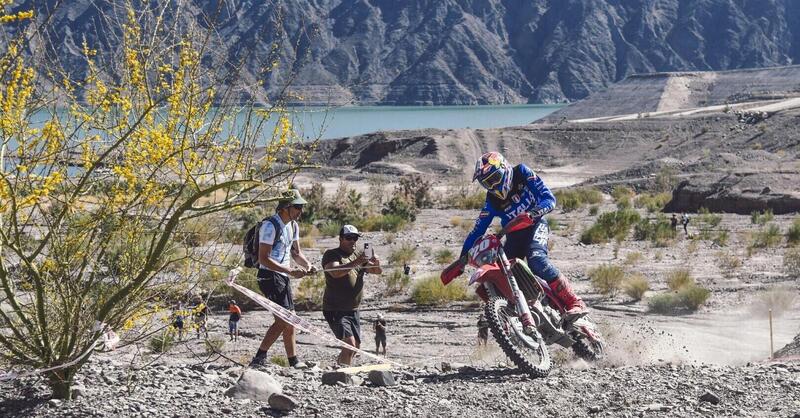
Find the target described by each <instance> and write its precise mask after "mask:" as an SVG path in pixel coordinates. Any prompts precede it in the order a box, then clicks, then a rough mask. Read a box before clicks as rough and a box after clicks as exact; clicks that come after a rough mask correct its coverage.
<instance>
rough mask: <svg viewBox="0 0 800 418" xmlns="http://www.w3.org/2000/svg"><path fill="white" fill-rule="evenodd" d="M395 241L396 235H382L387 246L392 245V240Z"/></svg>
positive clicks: (391, 233)
mask: <svg viewBox="0 0 800 418" xmlns="http://www.w3.org/2000/svg"><path fill="white" fill-rule="evenodd" d="M395 239H397V234H395V233H393V232H390V233H388V234H384V235H383V240H384V241H386V243H387V244H392V243H394V240H395Z"/></svg>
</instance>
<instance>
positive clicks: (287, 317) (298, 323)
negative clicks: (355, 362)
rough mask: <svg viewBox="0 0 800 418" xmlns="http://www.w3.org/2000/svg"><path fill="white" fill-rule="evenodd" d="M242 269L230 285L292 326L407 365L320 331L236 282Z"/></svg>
mask: <svg viewBox="0 0 800 418" xmlns="http://www.w3.org/2000/svg"><path fill="white" fill-rule="evenodd" d="M241 271H242V268H241V267H237V268H235V269H233V270H231V271H230V273H229V274H228V280H227V282H228V286H230V287H232V288H234V289H236V290H238V291H239V292H241V293H242V294H244V295H245V296H247V297H249V298H250V299H252V300H253V302H255V303H257V304H259V305H261V306H263V307H264V309H266V310H268V311H270V312H272V314H273V315H275V316H277V317H278V318H280V319H282V320H284V321H286V322H288V323H289V324H292V326H294V327H295V328H297V329H299V330H300V331H303V332H306V333H309V334H312V335H314V336H316V337H319V338H320V339H321V340H324V341H325V342H328V343H331V344H335V345H338V346H339V347H342V348H346V349H348V350H352V351H355V352H358V353H361V354H363V355H364V356H366V357H370V358H373V359H375V360H378V361H380V362H384V363H390V364H393V365H395V366H398V367H405V366H404V365H403V364H401V363H398V362H396V361H392V360H388V359H385V358H383V357H381V356H378V355H375V354H372V353H370V352H367V351H364V350H362V349H360V348H356V347H353V346H352V345H350V344H347V343H346V342H344V341H342V340H340V339H338V338H336V337H335V336H334V335H332V334H331V333H330V332H323V331H320V330H319V329H318V328H317V327H315V326H314V325H313V324H311V323H310V322H308V321H306V320H305V319H303V318H300V317H299V316H297V315H296V314H295V313H294V312H292V311H290V310H288V309H286V308H284V307H282V306H280V305H278V304H277V303H275V302H273V301H271V300H269V299H267V298H265V297H264V296H262V295H259V294H258V293H256V292H254V291H252V290H250V289H248V288H246V287H244V286H241V285H238V284H236V283H235V282H234V281H235V280H236V276H238V275H239V273H240V272H241Z"/></svg>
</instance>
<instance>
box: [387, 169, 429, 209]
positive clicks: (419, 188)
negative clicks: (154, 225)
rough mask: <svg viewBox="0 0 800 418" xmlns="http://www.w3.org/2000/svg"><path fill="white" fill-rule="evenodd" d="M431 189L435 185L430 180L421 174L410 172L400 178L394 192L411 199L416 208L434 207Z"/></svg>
mask: <svg viewBox="0 0 800 418" xmlns="http://www.w3.org/2000/svg"><path fill="white" fill-rule="evenodd" d="M431 190H433V187H432V184H431V181H430V180H426V179H425V177H423V176H422V175H420V174H410V175H406V176H403V178H401V179H400V183H399V184H398V185H397V187H396V188H395V190H394V194H395V195H396V196H402V197H403V198H405V199H406V200H408V201H410V202H411V203H412V204H413V206H414V207H415V208H430V207H433V198H432V197H431Z"/></svg>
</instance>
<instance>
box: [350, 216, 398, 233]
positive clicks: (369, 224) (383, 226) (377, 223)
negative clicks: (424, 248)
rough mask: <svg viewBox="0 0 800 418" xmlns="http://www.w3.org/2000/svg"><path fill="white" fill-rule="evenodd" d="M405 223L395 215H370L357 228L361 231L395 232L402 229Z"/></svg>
mask: <svg viewBox="0 0 800 418" xmlns="http://www.w3.org/2000/svg"><path fill="white" fill-rule="evenodd" d="M406 224H407V221H406V220H405V219H403V217H401V216H399V215H395V214H387V215H372V216H368V217H367V218H365V219H363V220H362V221H360V222H358V224H357V226H358V227H359V228H360V229H361V230H363V231H388V232H397V231H400V230H402V229H403V227H405V226H406Z"/></svg>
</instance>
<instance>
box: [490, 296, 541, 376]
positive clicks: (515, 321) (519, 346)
mask: <svg viewBox="0 0 800 418" xmlns="http://www.w3.org/2000/svg"><path fill="white" fill-rule="evenodd" d="M486 320H487V321H488V322H489V328H490V329H491V330H492V335H494V339H495V340H496V341H497V343H498V344H499V345H500V348H501V349H503V352H504V353H506V355H507V356H508V358H510V359H511V361H513V362H514V364H516V365H517V367H519V368H520V369H521V370H522V371H524V372H525V373H528V374H529V375H531V376H532V377H546V376H547V375H548V374H549V373H550V369H551V367H552V362H551V361H550V353H549V352H548V351H547V345H546V344H545V343H544V340H543V339H542V336H541V335H540V334H539V333H538V332H537V333H536V335H535V336H531V335H527V334H525V333H524V332H523V331H522V322H521V321H520V320H519V317H518V316H517V313H516V312H515V309H514V308H513V306H510V305H509V303H508V300H507V299H506V298H503V297H499V296H498V297H493V298H491V299H489V302H487V303H486Z"/></svg>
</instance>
